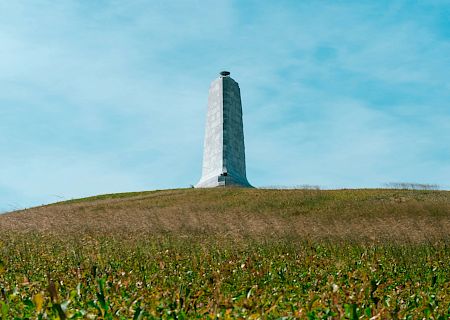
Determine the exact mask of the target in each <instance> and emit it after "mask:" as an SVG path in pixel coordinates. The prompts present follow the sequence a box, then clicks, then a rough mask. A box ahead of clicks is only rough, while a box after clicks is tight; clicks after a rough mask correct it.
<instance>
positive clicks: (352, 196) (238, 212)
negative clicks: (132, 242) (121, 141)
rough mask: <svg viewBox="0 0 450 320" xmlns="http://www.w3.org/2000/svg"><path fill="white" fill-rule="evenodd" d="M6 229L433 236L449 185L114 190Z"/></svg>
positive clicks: (444, 223) (446, 234)
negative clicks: (434, 187) (426, 188)
mask: <svg viewBox="0 0 450 320" xmlns="http://www.w3.org/2000/svg"><path fill="white" fill-rule="evenodd" d="M0 232H27V233H29V232H38V233H45V234H48V233H52V234H53V233H54V234H62V235H65V236H76V237H78V236H81V235H86V234H89V235H92V234H97V235H108V236H119V237H147V236H149V235H153V236H159V235H173V236H176V237H178V236H180V237H183V236H187V235H190V236H192V235H199V236H220V237H231V238H233V239H240V238H258V239H260V238H263V239H265V238H268V237H276V238H280V237H281V238H296V239H303V240H312V241H314V240H336V239H341V240H348V241H352V242H354V241H357V242H359V241H363V242H366V241H386V240H388V241H400V242H428V241H435V240H448V239H449V238H450V192H448V191H411V190H386V189H377V190H375V189H360V190H260V189H177V190H163V191H150V192H139V193H125V194H112V195H104V196H97V197H92V198H86V199H79V200H72V201H67V202H61V203H56V204H52V205H48V206H42V207H36V208H32V209H27V210H22V211H17V212H13V213H8V214H4V215H1V216H0Z"/></svg>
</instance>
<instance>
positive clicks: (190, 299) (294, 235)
mask: <svg viewBox="0 0 450 320" xmlns="http://www.w3.org/2000/svg"><path fill="white" fill-rule="evenodd" d="M0 235H1V237H0V319H2V320H3V319H12V318H16V319H26V318H29V319H31V318H33V319H46V318H47V319H58V318H59V319H67V318H71V319H85V318H87V319H94V318H99V319H130V318H132V319H159V318H165V319H191V318H211V319H216V318H220V319H234V318H250V319H260V318H261V319H279V318H281V317H284V318H285V319H290V318H304V319H330V318H345V319H386V318H398V319H403V318H405V319H409V318H433V319H448V318H449V317H450V283H449V282H448V275H449V274H450V249H449V244H450V241H449V240H450V192H447V191H417V190H416V191H413V190H387V189H380V190H374V189H367V190H258V189H200V190H199V189H178V190H164V191H151V192H139V193H124V194H111V195H103V196H97V197H91V198H86V199H79V200H71V201H66V202H61V203H56V204H51V205H47V206H41V207H37V208H32V209H27V210H22V211H17V212H12V213H8V214H4V215H0Z"/></svg>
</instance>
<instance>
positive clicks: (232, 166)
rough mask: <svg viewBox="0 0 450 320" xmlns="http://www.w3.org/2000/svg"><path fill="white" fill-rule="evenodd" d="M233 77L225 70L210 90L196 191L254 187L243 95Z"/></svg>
mask: <svg viewBox="0 0 450 320" xmlns="http://www.w3.org/2000/svg"><path fill="white" fill-rule="evenodd" d="M229 75H230V73H229V72H228V71H222V72H221V73H220V77H219V78H217V79H216V80H214V81H213V82H212V83H211V87H210V88H209V96H208V113H207V117H206V130H205V143H204V152H203V168H202V177H201V179H200V181H199V183H198V184H197V185H196V186H195V187H196V188H212V187H225V186H235V187H252V186H251V185H250V184H249V182H248V181H247V177H246V171H245V147H244V130H243V123H242V104H241V93H240V89H239V85H238V83H237V82H236V81H234V80H233V79H232V78H230V76H229Z"/></svg>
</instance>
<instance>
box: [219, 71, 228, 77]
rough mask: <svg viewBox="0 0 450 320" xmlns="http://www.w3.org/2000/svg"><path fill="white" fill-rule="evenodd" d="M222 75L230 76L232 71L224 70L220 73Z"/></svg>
mask: <svg viewBox="0 0 450 320" xmlns="http://www.w3.org/2000/svg"><path fill="white" fill-rule="evenodd" d="M220 75H221V76H224V77H226V76H229V75H230V72H229V71H222V72H221V73H220Z"/></svg>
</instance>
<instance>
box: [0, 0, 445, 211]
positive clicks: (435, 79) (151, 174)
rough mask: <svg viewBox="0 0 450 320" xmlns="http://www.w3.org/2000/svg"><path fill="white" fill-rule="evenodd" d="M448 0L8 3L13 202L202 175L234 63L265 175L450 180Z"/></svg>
mask: <svg viewBox="0 0 450 320" xmlns="http://www.w3.org/2000/svg"><path fill="white" fill-rule="evenodd" d="M449 7H450V6H448V4H446V3H445V2H438V1H436V2H427V3H426V4H425V3H422V4H412V3H410V2H403V1H394V2H376V3H360V2H352V1H349V2H346V3H323V2H308V3H306V2H298V1H283V2H281V3H279V2H277V3H265V4H264V5H262V4H261V3H260V2H257V1H256V2H252V1H248V2H246V3H245V4H244V3H242V2H237V1H235V2H222V3H219V2H211V3H206V2H200V1H171V2H162V1H160V2H157V1H153V2H151V3H150V2H147V1H128V2H123V1H99V2H88V1H65V2H61V3H58V4H55V3H54V2H50V1H44V0H43V1H38V2H34V3H30V2H25V1H8V2H7V1H4V2H1V3H0V85H1V87H2V90H1V92H0V119H1V125H0V203H5V204H6V203H9V202H14V203H19V204H20V205H22V206H29V205H34V204H40V203H45V202H51V201H55V200H57V199H55V197H54V196H53V195H60V196H63V197H65V198H71V197H78V196H85V195H89V194H97V193H104V192H117V191H128V190H138V189H153V188H169V187H180V186H181V187H182V186H188V185H189V184H194V183H195V182H196V180H197V179H198V178H199V176H200V168H201V163H200V161H201V152H202V150H201V148H202V141H203V126H204V118H205V111H206V98H207V97H206V95H207V90H208V86H209V82H210V81H211V80H212V79H213V78H214V77H216V75H217V72H218V71H220V70H221V69H230V70H231V71H232V76H233V77H234V78H235V79H236V80H237V81H238V82H239V83H240V86H241V89H242V95H243V96H242V98H243V103H244V117H245V119H244V121H245V134H246V146H247V158H248V166H247V167H248V176H249V179H250V181H251V182H252V183H254V184H255V185H274V184H276V185H292V184H294V185H298V184H304V183H308V184H314V185H322V186H330V187H333V186H339V187H344V186H345V187H356V186H378V185H380V184H382V183H384V182H389V181H415V182H430V183H437V184H441V185H445V184H448V182H447V181H448V179H449V178H450V166H449V164H448V159H449V157H450V154H449V151H448V150H449V149H448V145H449V144H450V134H449V129H450V128H449V125H448V123H450V122H449V120H450V112H449V111H448V101H450V90H449V89H450V84H449V78H448V76H447V72H446V71H447V70H448V69H450V68H449V67H450V61H449V59H450V58H449V57H450V42H449V37H450V31H449V30H450V26H449V23H448V21H447V19H446V15H445V12H447V13H448V12H449ZM424 13H426V14H424ZM2 207H5V206H4V205H3V206H1V205H0V209H1V208H2Z"/></svg>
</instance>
